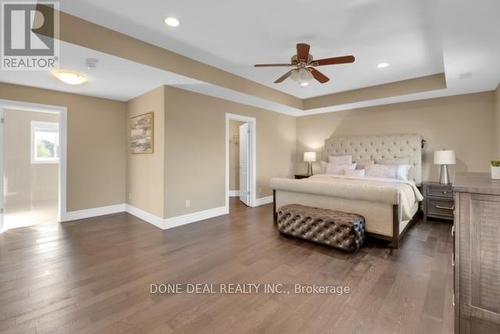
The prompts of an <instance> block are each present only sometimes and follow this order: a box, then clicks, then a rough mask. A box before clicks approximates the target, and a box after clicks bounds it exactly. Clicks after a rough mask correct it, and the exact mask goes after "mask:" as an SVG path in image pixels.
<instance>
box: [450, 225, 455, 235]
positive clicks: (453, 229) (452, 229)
mask: <svg viewBox="0 0 500 334" xmlns="http://www.w3.org/2000/svg"><path fill="white" fill-rule="evenodd" d="M451 236H452V237H454V236H455V224H453V226H452V227H451Z"/></svg>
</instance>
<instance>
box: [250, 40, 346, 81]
mask: <svg viewBox="0 0 500 334" xmlns="http://www.w3.org/2000/svg"><path fill="white" fill-rule="evenodd" d="M310 48H311V47H310V45H309V44H305V43H298V44H297V54H296V55H294V56H293V57H292V59H291V62H290V64H257V65H255V67H276V66H279V67H290V66H294V67H295V68H293V69H291V70H290V71H288V72H287V73H285V74H284V75H282V76H281V77H279V78H278V79H277V80H276V81H274V83H281V82H283V81H285V80H286V79H288V78H291V79H292V80H294V81H296V82H297V83H298V84H299V85H301V86H302V87H305V86H308V85H309V83H310V82H311V81H312V80H313V79H315V80H316V81H318V82H319V83H322V84H323V83H326V82H328V81H329V80H330V78H328V77H327V76H326V75H324V74H323V73H321V72H320V71H318V70H317V69H316V67H317V66H325V65H337V64H349V63H354V61H355V58H354V56H352V55H351V56H342V57H333V58H324V59H318V60H314V58H313V56H312V55H311V54H310V53H309V50H310Z"/></svg>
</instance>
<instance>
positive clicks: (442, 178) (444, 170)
mask: <svg viewBox="0 0 500 334" xmlns="http://www.w3.org/2000/svg"><path fill="white" fill-rule="evenodd" d="M439 183H441V184H450V174H449V173H448V165H441V171H440V173H439Z"/></svg>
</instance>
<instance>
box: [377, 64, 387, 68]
mask: <svg viewBox="0 0 500 334" xmlns="http://www.w3.org/2000/svg"><path fill="white" fill-rule="evenodd" d="M386 67H389V63H380V64H378V65H377V68H386Z"/></svg>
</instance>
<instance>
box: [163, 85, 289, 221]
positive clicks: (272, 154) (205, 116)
mask: <svg viewBox="0 0 500 334" xmlns="http://www.w3.org/2000/svg"><path fill="white" fill-rule="evenodd" d="M165 92H166V96H165V102H166V110H167V114H166V118H165V143H166V147H165V161H166V169H165V170H166V198H165V201H166V212H167V217H173V216H178V215H182V214H186V213H190V212H196V211H201V210H206V209H211V208H216V207H221V206H224V205H225V190H224V188H225V114H226V113H233V114H239V115H244V116H250V117H255V118H256V120H257V137H256V140H257V197H258V198H260V197H265V196H269V195H271V194H272V192H271V189H270V188H269V180H270V179H271V177H273V176H282V177H287V176H290V175H292V173H293V162H294V161H295V149H296V136H295V132H296V123H295V118H294V117H291V116H286V115H282V114H278V113H274V112H269V111H267V110H263V109H258V108H254V107H250V106H245V105H241V104H238V103H234V102H229V101H225V100H222V99H218V98H214V97H209V96H205V95H201V94H197V93H193V92H188V91H185V90H181V89H178V88H173V87H165ZM188 199H189V200H190V201H191V207H190V208H186V205H185V201H186V200H188Z"/></svg>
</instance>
